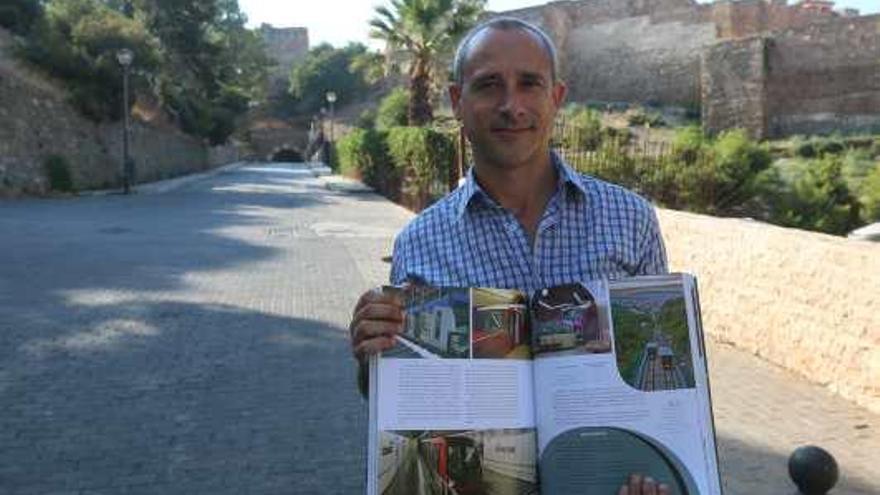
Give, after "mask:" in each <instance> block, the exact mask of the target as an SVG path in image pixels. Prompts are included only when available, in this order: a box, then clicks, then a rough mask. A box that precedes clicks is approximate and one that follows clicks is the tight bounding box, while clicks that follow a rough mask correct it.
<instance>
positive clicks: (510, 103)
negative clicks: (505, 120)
mask: <svg viewBox="0 0 880 495" xmlns="http://www.w3.org/2000/svg"><path fill="white" fill-rule="evenodd" d="M500 110H501V113H503V114H505V115H508V116H510V117H520V116H522V115H525V107H524V106H523V99H522V95H521V94H520V92H519V91H517V88H516V86H514V85H510V84H508V85H507V86H506V87H505V90H504V94H503V95H502V100H501V106H500Z"/></svg>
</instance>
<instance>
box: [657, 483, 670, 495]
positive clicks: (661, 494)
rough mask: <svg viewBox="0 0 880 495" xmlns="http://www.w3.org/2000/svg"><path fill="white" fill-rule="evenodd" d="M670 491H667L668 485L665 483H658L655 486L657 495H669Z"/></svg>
mask: <svg viewBox="0 0 880 495" xmlns="http://www.w3.org/2000/svg"><path fill="white" fill-rule="evenodd" d="M671 493H672V490H670V489H669V485H667V484H666V483H660V484H659V485H658V486H657V495H670V494H671Z"/></svg>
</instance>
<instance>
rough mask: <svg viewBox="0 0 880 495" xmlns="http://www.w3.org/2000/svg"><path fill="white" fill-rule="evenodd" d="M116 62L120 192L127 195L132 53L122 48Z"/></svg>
mask: <svg viewBox="0 0 880 495" xmlns="http://www.w3.org/2000/svg"><path fill="white" fill-rule="evenodd" d="M116 60H117V61H118V62H119V65H121V66H122V119H123V120H122V192H123V194H128V193H129V189H130V187H131V172H132V170H131V169H132V168H133V167H134V165H133V164H132V163H131V158H130V157H129V155H128V71H129V68H130V67H131V63H132V62H133V61H134V52H132V51H131V50H129V49H128V48H123V49H121V50H119V51H118V52H116Z"/></svg>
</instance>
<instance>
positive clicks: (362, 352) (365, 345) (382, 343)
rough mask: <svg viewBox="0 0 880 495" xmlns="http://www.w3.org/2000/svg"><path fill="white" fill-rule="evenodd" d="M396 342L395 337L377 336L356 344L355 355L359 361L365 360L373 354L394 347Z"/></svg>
mask: <svg viewBox="0 0 880 495" xmlns="http://www.w3.org/2000/svg"><path fill="white" fill-rule="evenodd" d="M396 343H397V339H395V338H394V337H376V338H374V339H370V340H365V341H363V342H361V343H360V344H358V345H357V346H355V348H354V357H355V358H357V359H358V360H359V361H363V360H365V359H366V358H368V357H369V356H372V355H373V354H376V353H379V352H382V351H384V350H386V349H390V348H392V347H394V345H395V344H396Z"/></svg>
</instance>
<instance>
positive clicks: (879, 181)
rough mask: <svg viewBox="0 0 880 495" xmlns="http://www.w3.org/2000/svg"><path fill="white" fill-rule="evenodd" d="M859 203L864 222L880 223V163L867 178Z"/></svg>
mask: <svg viewBox="0 0 880 495" xmlns="http://www.w3.org/2000/svg"><path fill="white" fill-rule="evenodd" d="M858 201H859V205H860V207H861V210H860V214H861V219H862V221H863V222H865V223H871V222H880V163H877V164H876V165H875V166H874V169H873V170H871V171H870V172H869V173H868V174H867V175H866V176H865V179H864V181H863V182H862V187H861V190H860V191H859V194H858Z"/></svg>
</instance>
